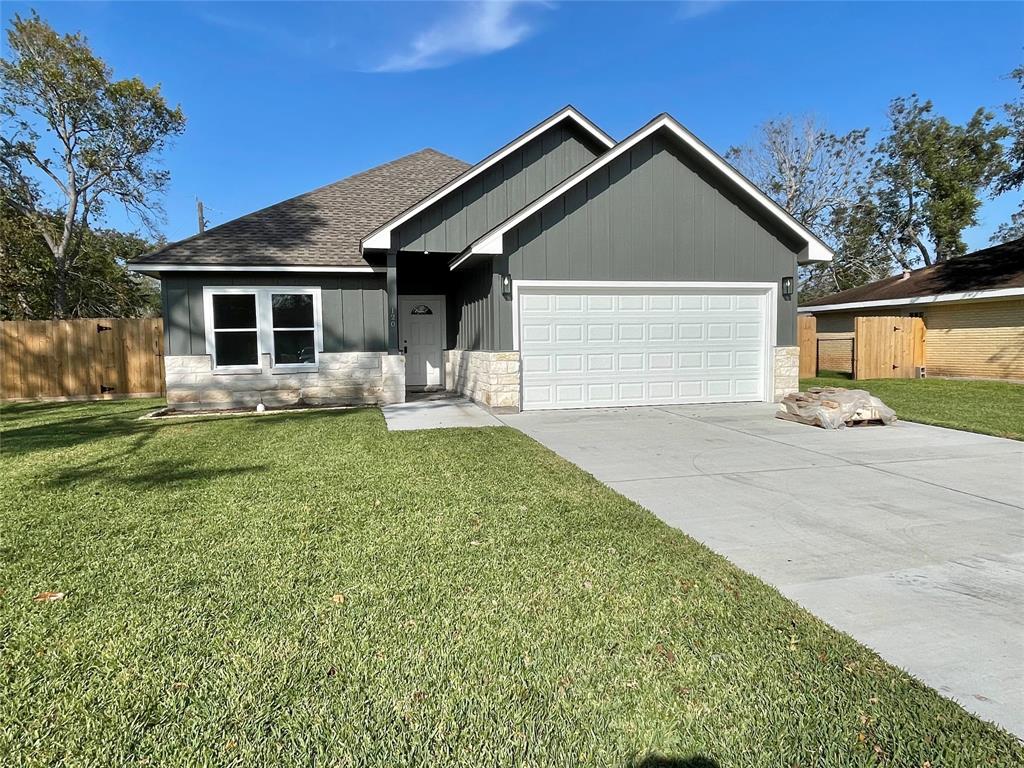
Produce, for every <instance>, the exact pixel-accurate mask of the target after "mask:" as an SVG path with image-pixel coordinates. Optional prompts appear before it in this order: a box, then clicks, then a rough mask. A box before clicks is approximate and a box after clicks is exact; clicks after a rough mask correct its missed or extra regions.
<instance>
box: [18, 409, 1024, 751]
mask: <svg viewBox="0 0 1024 768" xmlns="http://www.w3.org/2000/svg"><path fill="white" fill-rule="evenodd" d="M886 399H887V400H888V397H886ZM155 407H156V403H154V402H152V401H151V402H144V401H129V402H116V403H102V404H70V405H60V406H38V405H33V406H13V407H6V408H4V409H3V413H2V430H3V432H2V435H0V440H2V457H0V460H2V472H0V659H2V664H3V676H2V678H0V755H4V756H6V760H5V761H4V762H7V763H9V764H12V765H44V764H45V765H51V764H74V765H103V766H108V765H124V764H132V765H159V766H192V765H214V764H216V765H225V764H227V765H311V764H315V765H345V766H349V765H352V766H355V765H359V766H363V765H367V766H368V765H374V766H394V765H405V764H423V765H473V766H478V765H513V764H526V765H553V766H554V765H558V766H563V765H613V766H624V765H630V764H636V765H646V766H655V765H670V766H689V768H697V767H698V766H700V767H701V768H710V767H711V766H716V765H717V766H722V767H723V768H724V767H725V766H742V767H743V768H747V767H748V766H794V765H800V766H880V765H884V766H915V767H916V768H922V766H933V767H935V768H938V766H1010V765H1021V764H1022V763H1024V751H1022V748H1021V745H1020V743H1019V742H1018V741H1017V740H1016V739H1015V738H1013V737H1012V736H1010V735H1008V734H1006V733H1005V732H1003V731H1000V730H999V729H997V728H996V727H994V726H992V725H989V724H985V723H982V722H981V721H979V720H978V719H977V718H975V717H973V716H972V715H969V714H968V713H966V712H965V711H964V710H962V709H961V708H960V707H959V706H957V705H956V704H954V703H953V702H951V701H948V700H947V699H944V698H943V697H941V696H939V695H938V694H937V693H935V692H934V691H932V690H930V689H928V688H926V687H924V686H923V685H921V684H919V683H918V682H916V681H915V680H914V679H912V678H911V677H909V676H908V675H907V674H906V673H904V672H902V671H901V670H898V669H896V668H894V667H892V666H890V665H889V664H887V663H885V662H884V661H882V660H881V659H880V658H878V657H877V656H876V655H875V654H874V653H872V652H871V651H869V650H867V649H865V648H864V647H862V646H860V645H858V644H857V643H856V642H854V641H853V640H852V639H850V638H849V637H847V636H845V635H842V634H840V633H838V632H836V631H835V630H833V629H831V628H830V627H828V626H826V625H825V624H823V623H822V622H820V621H818V620H817V619H815V618H814V617H812V616H811V615H809V614H808V613H806V612H805V611H803V610H802V609H800V608H799V607H797V606H796V605H794V604H793V603H791V602H790V601H788V600H786V599H785V598H783V597H782V596H781V595H780V594H779V593H778V592H776V591H775V590H774V589H772V588H770V587H768V586H767V585H765V584H764V583H762V582H761V581H759V580H757V579H755V578H753V577H752V576H750V575H748V574H745V573H743V572H742V571H740V570H738V569H737V568H736V567H734V566H733V565H731V564H730V563H729V562H727V561H726V560H724V559H723V558H721V557H719V556H717V555H715V554H714V553H712V552H711V551H709V550H708V549H706V548H705V547H703V546H702V545H700V544H698V543H696V542H695V541H693V540H692V539H690V538H688V537H687V536H685V535H684V534H682V533H680V532H679V531H677V530H675V529H673V528H670V527H669V526H667V525H665V524H664V523H662V522H660V521H659V520H657V519H656V518H655V517H654V516H653V515H652V514H650V513H648V512H647V511H645V510H644V509H642V508H641V507H639V506H637V505H636V504H633V503H632V502H630V501H628V500H627V499H625V498H623V497H622V496H619V495H618V494H616V493H614V492H613V491H611V490H609V489H608V488H606V487H605V486H603V485H602V484H601V483H599V482H597V481H596V480H595V479H594V478H592V477H591V476H589V475H587V474H585V473H583V472H582V471H580V470H579V469H577V468H576V467H574V466H573V465H571V464H569V463H568V462H566V461H564V460H562V459H560V458H558V457H557V456H555V455H554V454H552V453H551V452H549V451H548V450H546V449H545V448H543V447H542V446H540V445H539V444H537V443H536V442H534V441H532V440H530V439H529V438H527V437H525V436H524V435H522V434H520V433H518V432H516V431H514V430H511V429H507V428H483V429H463V430H440V431H430V432H400V433H389V432H388V431H387V430H386V428H385V425H384V421H383V418H382V417H381V415H380V413H379V411H377V410H375V409H351V410H339V411H309V412H294V413H286V414H275V415H271V416H268V417H266V418H251V419H199V420H166V421H139V420H138V417H139V416H141V415H143V414H145V413H147V412H149V411H152V410H153V409H154V408H155ZM898 409H899V408H898V406H897V410H898ZM901 416H902V414H901ZM680 503H686V501H685V500H681V502H680ZM44 592H50V593H57V594H62V595H63V597H62V598H61V599H41V600H39V601H36V600H33V597H35V596H36V595H39V594H40V593H44ZM965 653H969V649H965Z"/></svg>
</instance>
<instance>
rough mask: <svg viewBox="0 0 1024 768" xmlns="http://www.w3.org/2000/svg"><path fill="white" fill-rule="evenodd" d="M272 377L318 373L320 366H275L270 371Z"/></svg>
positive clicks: (315, 364)
mask: <svg viewBox="0 0 1024 768" xmlns="http://www.w3.org/2000/svg"><path fill="white" fill-rule="evenodd" d="M270 373H271V374H272V375H278V374H282V373H283V374H288V373H320V365H319V364H317V363H314V364H312V365H275V366H273V367H272V368H271V369H270Z"/></svg>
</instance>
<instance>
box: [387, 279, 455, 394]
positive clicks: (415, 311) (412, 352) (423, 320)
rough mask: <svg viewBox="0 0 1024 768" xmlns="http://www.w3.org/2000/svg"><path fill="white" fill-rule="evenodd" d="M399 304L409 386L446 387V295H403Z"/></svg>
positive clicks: (406, 377)
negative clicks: (444, 345)
mask: <svg viewBox="0 0 1024 768" xmlns="http://www.w3.org/2000/svg"><path fill="white" fill-rule="evenodd" d="M399 304H400V305H401V306H400V311H401V320H400V321H399V326H398V330H399V333H400V335H401V339H402V350H403V352H404V353H405V384H406V386H409V387H429V388H440V387H442V386H444V353H443V351H442V349H443V344H444V298H443V297H440V296H400V297H399Z"/></svg>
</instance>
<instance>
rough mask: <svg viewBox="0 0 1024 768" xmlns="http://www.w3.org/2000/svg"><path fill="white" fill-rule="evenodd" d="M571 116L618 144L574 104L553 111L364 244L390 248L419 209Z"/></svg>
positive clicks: (610, 143) (598, 136)
mask: <svg viewBox="0 0 1024 768" xmlns="http://www.w3.org/2000/svg"><path fill="white" fill-rule="evenodd" d="M567 118H568V119H570V120H573V121H574V122H575V123H576V124H577V125H579V127H580V128H582V129H583V130H584V131H586V132H587V133H589V134H590V135H591V136H593V137H594V139H596V140H597V141H598V142H599V143H601V144H603V145H604V146H606V147H608V148H611V147H614V146H615V140H614V139H613V138H612V137H611V136H609V135H608V134H607V133H605V132H604V131H602V130H601V129H600V128H598V127H597V126H596V125H595V124H594V123H592V122H590V120H588V119H587V118H586V117H584V116H583V115H582V114H580V113H579V112H577V111H576V110H575V109H574V108H573V107H566V108H565V109H562V110H560V111H558V112H556V113H555V114H553V115H552V116H551V117H549V118H548V119H547V120H545V121H544V122H543V123H541V124H540V125H538V126H537V127H536V128H534V129H533V130H531V131H528V132H527V133H524V134H523V135H522V136H520V137H519V138H518V139H515V140H514V141H513V142H512V143H511V144H509V145H508V146H506V147H505V148H504V149H501V150H499V151H498V152H495V153H494V154H493V155H491V156H490V157H488V158H486V159H484V160H482V161H480V162H479V163H477V164H476V165H474V166H473V167H472V168H469V169H468V170H466V171H465V172H464V173H463V174H462V175H460V176H457V177H456V178H454V179H453V180H452V181H450V182H448V183H447V184H445V185H444V186H443V187H441V188H440V189H439V190H437V191H436V192H434V193H433V194H431V195H429V196H427V197H425V198H423V199H422V200H420V201H419V202H418V203H416V205H414V206H413V207H412V208H409V209H408V210H406V211H405V212H404V213H400V214H399V215H398V216H396V217H395V218H393V219H391V221H389V222H387V223H386V224H382V225H381V226H380V227H378V228H377V229H375V230H374V231H373V232H371V233H370V234H369V235H367V236H366V237H364V238H363V240H362V243H361V245H362V248H363V249H364V250H367V249H379V250H387V249H388V248H390V247H391V232H392V231H393V230H395V229H396V228H398V227H400V226H401V225H402V224H404V223H405V222H407V221H408V220H409V219H411V218H413V217H414V216H416V215H417V214H418V213H422V212H423V211H424V210H426V209H427V207H429V206H430V205H432V204H433V203H436V202H437V201H438V200H440V199H441V198H442V197H444V196H445V195H447V194H448V193H449V192H453V191H455V190H456V189H458V188H459V187H461V186H462V185H463V184H466V183H468V182H470V181H472V180H473V179H475V178H476V177H477V176H479V175H480V174H482V173H483V172H484V171H486V170H487V169H488V168H491V167H493V166H494V165H496V164H497V163H500V162H501V161H502V160H504V159H505V158H506V157H508V156H509V155H511V154H512V153H513V152H515V151H516V150H517V149H519V148H520V147H522V146H523V145H524V144H527V143H528V142H530V141H532V140H533V139H535V138H537V137H538V136H540V135H541V134H542V133H544V132H545V131H546V130H548V129H549V128H551V127H552V126H553V125H556V124H557V123H560V122H561V121H562V120H565V119H567Z"/></svg>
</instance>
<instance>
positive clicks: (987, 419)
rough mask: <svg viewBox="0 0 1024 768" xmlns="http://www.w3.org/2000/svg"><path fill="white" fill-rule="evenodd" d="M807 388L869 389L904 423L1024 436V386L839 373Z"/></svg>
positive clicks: (814, 381) (808, 383)
mask: <svg viewBox="0 0 1024 768" xmlns="http://www.w3.org/2000/svg"><path fill="white" fill-rule="evenodd" d="M800 387H801V389H806V388H807V387H847V388H849V389H866V390H868V391H869V392H870V393H871V394H873V395H875V396H877V397H880V398H882V401H883V402H884V403H885V404H886V405H888V406H889V407H890V408H892V409H893V410H895V411H896V415H897V416H899V418H901V419H904V420H905V421H917V422H920V423H922V424H934V425H936V426H939V427H951V428H952V429H963V430H967V431H968V432H981V433H983V434H986V435H997V436H999V437H1011V438H1013V439H1014V440H1024V384H1015V383H1012V382H1008V381H968V380H961V379H870V380H860V381H852V380H850V379H849V378H848V377H846V376H842V375H839V374H832V375H823V376H820V377H818V378H815V379H802V380H801V381H800Z"/></svg>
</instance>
